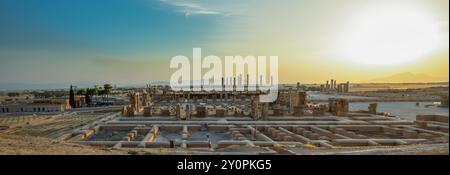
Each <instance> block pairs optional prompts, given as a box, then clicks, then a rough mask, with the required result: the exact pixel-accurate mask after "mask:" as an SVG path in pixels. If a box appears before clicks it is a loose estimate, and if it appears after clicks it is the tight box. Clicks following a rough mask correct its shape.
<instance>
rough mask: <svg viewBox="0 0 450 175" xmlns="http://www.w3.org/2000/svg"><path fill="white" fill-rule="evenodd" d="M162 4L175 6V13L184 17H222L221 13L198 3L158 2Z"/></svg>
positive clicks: (169, 0) (166, 0)
mask: <svg viewBox="0 0 450 175" xmlns="http://www.w3.org/2000/svg"><path fill="white" fill-rule="evenodd" d="M160 1H161V2H163V3H167V4H169V5H172V6H175V7H176V8H177V9H176V11H178V12H180V13H183V14H184V15H185V16H193V15H222V14H223V13H222V12H220V11H218V10H214V9H212V8H210V7H206V6H205V5H204V4H201V3H199V2H192V1H187V0H160Z"/></svg>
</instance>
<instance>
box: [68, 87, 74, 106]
mask: <svg viewBox="0 0 450 175" xmlns="http://www.w3.org/2000/svg"><path fill="white" fill-rule="evenodd" d="M69 104H70V106H71V107H72V108H75V93H74V92H73V86H72V85H70V91H69Z"/></svg>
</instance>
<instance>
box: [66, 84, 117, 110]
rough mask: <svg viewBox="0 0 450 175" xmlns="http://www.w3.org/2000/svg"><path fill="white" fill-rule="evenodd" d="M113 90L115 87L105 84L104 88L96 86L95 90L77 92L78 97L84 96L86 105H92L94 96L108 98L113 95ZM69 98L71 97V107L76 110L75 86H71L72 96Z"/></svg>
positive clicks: (87, 89)
mask: <svg viewBox="0 0 450 175" xmlns="http://www.w3.org/2000/svg"><path fill="white" fill-rule="evenodd" d="M112 89H113V87H112V86H111V85H110V84H104V85H103V88H102V87H98V86H97V85H95V86H94V88H86V89H79V90H78V91H77V92H76V95H84V96H85V100H86V104H88V105H91V104H92V97H93V96H98V95H100V96H108V95H109V94H110V93H111V91H112ZM69 96H70V97H69V103H70V106H72V107H73V108H75V107H76V104H75V91H74V90H73V86H70V95H69Z"/></svg>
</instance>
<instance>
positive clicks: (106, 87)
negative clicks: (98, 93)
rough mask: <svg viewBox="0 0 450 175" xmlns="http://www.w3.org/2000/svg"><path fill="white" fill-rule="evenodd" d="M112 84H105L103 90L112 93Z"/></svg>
mask: <svg viewBox="0 0 450 175" xmlns="http://www.w3.org/2000/svg"><path fill="white" fill-rule="evenodd" d="M112 88H113V87H112V86H111V85H110V84H104V85H103V90H104V91H105V94H106V95H108V94H110V93H111V90H112Z"/></svg>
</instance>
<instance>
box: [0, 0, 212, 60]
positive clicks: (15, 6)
mask: <svg viewBox="0 0 450 175" xmlns="http://www.w3.org/2000/svg"><path fill="white" fill-rule="evenodd" d="M0 3H1V5H0V6H1V8H2V10H1V11H0V25H1V26H2V28H1V29H0V32H1V33H0V35H1V37H2V40H0V47H1V49H30V50H32V49H43V50H45V49H48V50H55V49H57V50H60V51H64V50H69V51H83V52H99V53H105V54H117V55H128V54H130V53H133V54H136V53H153V54H160V53H166V52H167V51H173V50H177V48H183V46H184V45H196V44H199V43H201V42H202V41H204V40H205V39H206V37H207V36H208V34H209V33H210V32H211V27H212V26H213V23H214V20H213V19H212V18H214V16H202V17H196V18H188V17H186V15H185V14H183V13H174V11H175V10H174V7H173V6H172V5H170V4H168V3H165V2H162V1H158V0H133V1H128V0H108V1H104V0H71V1H68V0H61V1H59V0H31V1H30V0H2V1H1V2H0Z"/></svg>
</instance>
